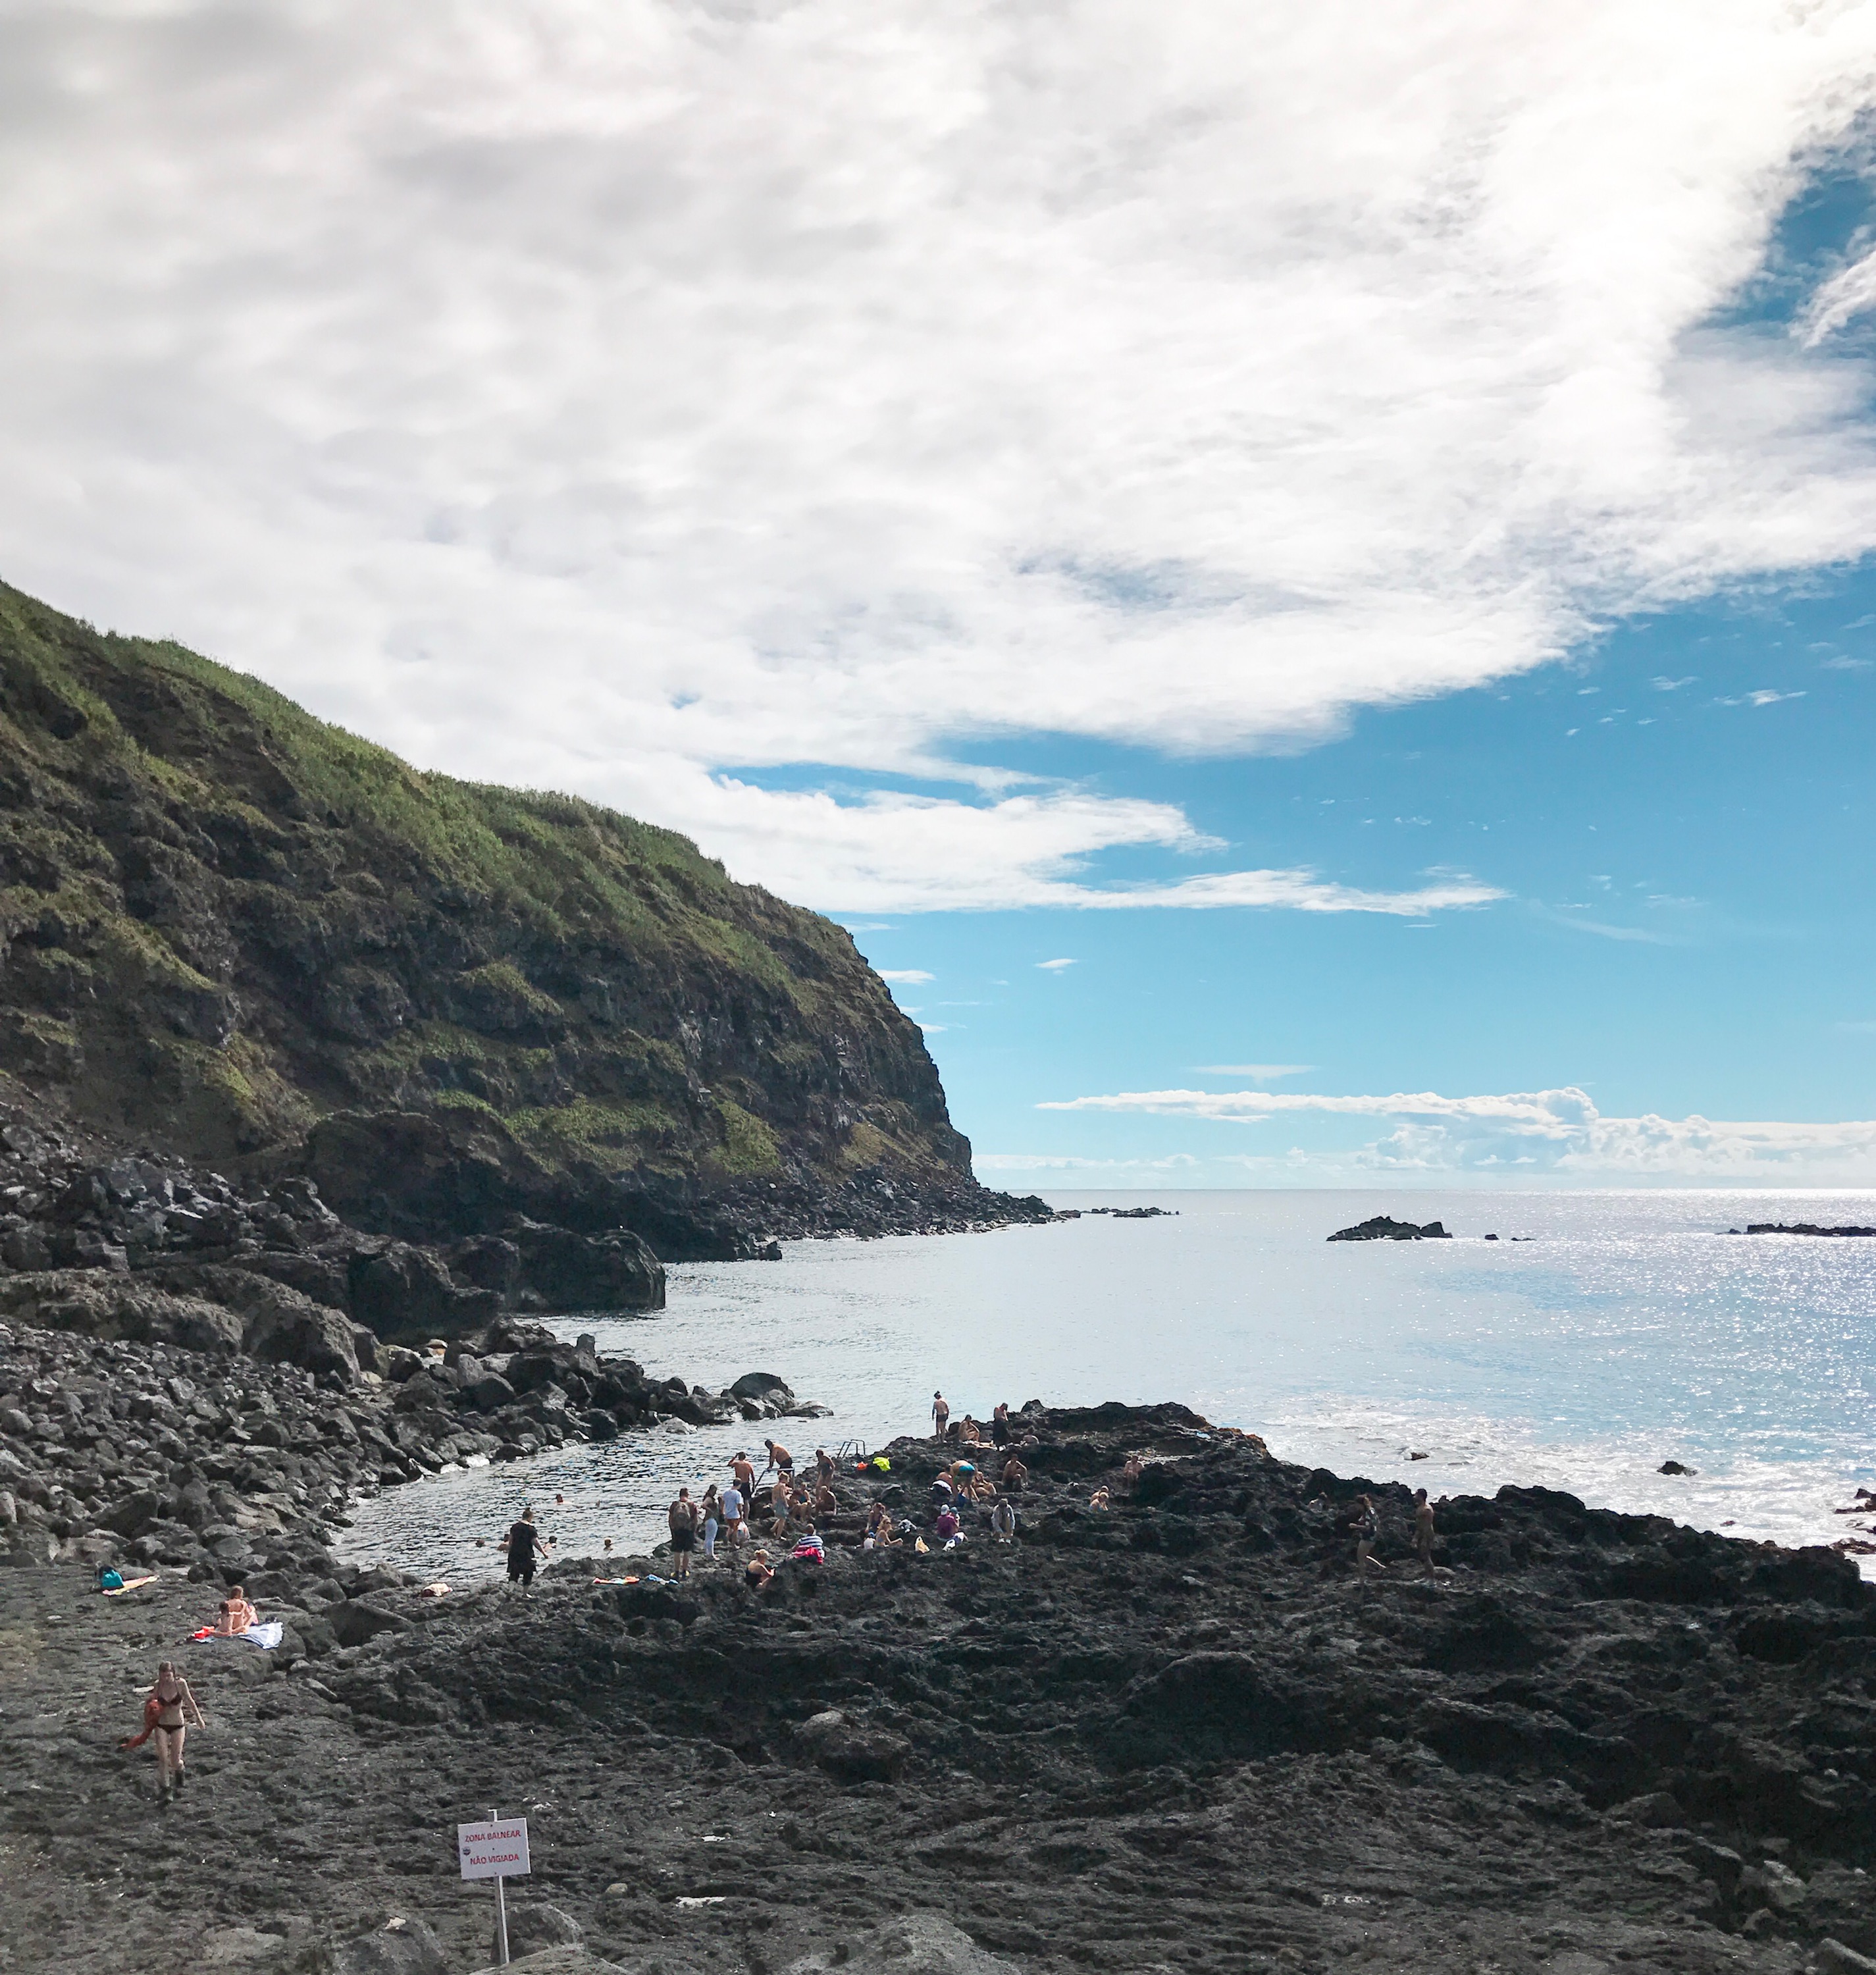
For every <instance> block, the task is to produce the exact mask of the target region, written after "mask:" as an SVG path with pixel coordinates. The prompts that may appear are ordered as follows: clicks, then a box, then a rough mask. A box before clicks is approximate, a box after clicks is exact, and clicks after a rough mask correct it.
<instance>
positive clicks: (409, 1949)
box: [332, 1915, 449, 1975]
mask: <svg viewBox="0 0 1876 1975" xmlns="http://www.w3.org/2000/svg"><path fill="white" fill-rule="evenodd" d="M448 1967H449V1957H448V1955H446V1954H445V1953H444V1951H443V1944H442V1942H441V1941H440V1940H438V1939H437V1937H436V1936H435V1933H434V1932H432V1930H431V1929H430V1927H429V1926H427V1925H426V1924H425V1923H424V1922H423V1921H420V1920H419V1919H417V1918H416V1917H415V1916H414V1915H412V1916H411V1917H403V1916H401V1915H400V1916H399V1917H396V1918H395V1919H393V1920H389V1921H386V1923H385V1924H384V1925H383V1927H379V1929H378V1930H377V1931H376V1933H373V1934H360V1935H358V1936H357V1937H356V1938H354V1939H353V1940H346V1941H341V1942H340V1944H339V1945H338V1946H337V1947H336V1948H334V1949H333V1954H332V1969H333V1975H447V1971H448Z"/></svg>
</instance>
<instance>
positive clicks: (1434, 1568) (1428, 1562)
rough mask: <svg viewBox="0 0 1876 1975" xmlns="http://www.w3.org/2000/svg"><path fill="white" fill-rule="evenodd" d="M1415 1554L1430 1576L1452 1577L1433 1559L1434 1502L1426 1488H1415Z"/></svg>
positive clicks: (1449, 1572) (1448, 1571)
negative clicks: (1429, 1498) (1429, 1497)
mask: <svg viewBox="0 0 1876 1975" xmlns="http://www.w3.org/2000/svg"><path fill="white" fill-rule="evenodd" d="M1414 1556H1417V1557H1418V1558H1419V1559H1420V1561H1421V1565H1422V1566H1423V1567H1424V1569H1425V1571H1426V1573H1427V1575H1428V1576H1429V1577H1434V1578H1438V1577H1451V1576H1452V1574H1453V1573H1452V1572H1451V1571H1450V1570H1447V1569H1443V1568H1442V1567H1441V1566H1440V1565H1438V1564H1437V1563H1434V1560H1433V1504H1432V1503H1431V1502H1429V1501H1428V1500H1427V1491H1426V1490H1425V1489H1424V1488H1416V1489H1415V1490H1414Z"/></svg>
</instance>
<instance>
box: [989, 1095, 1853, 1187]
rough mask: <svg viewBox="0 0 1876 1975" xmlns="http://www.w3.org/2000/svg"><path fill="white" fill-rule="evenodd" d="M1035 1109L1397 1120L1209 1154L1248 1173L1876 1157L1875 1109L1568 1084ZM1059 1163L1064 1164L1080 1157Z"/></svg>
mask: <svg viewBox="0 0 1876 1975" xmlns="http://www.w3.org/2000/svg"><path fill="white" fill-rule="evenodd" d="M1036 1108H1037V1109H1038V1110H1040V1111H1056V1112H1061V1111H1070V1112H1122V1113H1127V1112H1131V1113H1133V1114H1135V1115H1136V1116H1137V1115H1142V1114H1145V1115H1150V1116H1156V1117H1173V1118H1189V1119H1202V1120H1204V1121H1206V1122H1212V1123H1222V1124H1234V1125H1252V1124H1261V1123H1264V1122H1268V1121H1269V1120H1270V1119H1275V1118H1280V1117H1283V1116H1299V1115H1303V1114H1313V1115H1316V1116H1330V1117H1355V1118H1381V1119H1391V1120H1395V1121H1397V1122H1395V1128H1394V1129H1393V1130H1392V1131H1391V1132H1388V1134H1386V1135H1385V1136H1384V1137H1382V1138H1378V1139H1375V1140H1373V1141H1372V1142H1369V1143H1368V1144H1366V1145H1362V1146H1359V1147H1358V1148H1355V1149H1351V1150H1349V1151H1347V1152H1306V1151H1303V1150H1301V1149H1294V1150H1292V1151H1290V1152H1284V1153H1273V1154H1259V1153H1250V1154H1243V1153H1237V1154H1227V1155H1223V1158H1222V1159H1221V1160H1215V1161H1214V1162H1217V1163H1223V1164H1227V1165H1233V1166H1235V1167H1237V1168H1240V1169H1241V1170H1242V1171H1243V1172H1244V1174H1245V1175H1246V1176H1247V1178H1249V1177H1251V1176H1261V1177H1263V1178H1272V1177H1278V1176H1281V1175H1293V1176H1295V1177H1296V1178H1302V1177H1303V1176H1305V1175H1307V1174H1308V1173H1309V1172H1312V1171H1319V1172H1322V1173H1325V1174H1339V1175H1364V1174H1366V1175H1373V1176H1374V1177H1375V1178H1383V1177H1394V1178H1398V1177H1411V1176H1412V1175H1452V1176H1454V1178H1495V1179H1503V1178H1528V1179H1533V1180H1536V1179H1541V1178H1568V1179H1572V1180H1579V1181H1582V1180H1588V1179H1592V1178H1600V1179H1602V1180H1605V1181H1608V1182H1610V1183H1614V1184H1620V1183H1622V1182H1625V1181H1627V1182H1642V1183H1647V1182H1649V1181H1661V1180H1663V1179H1671V1178H1682V1179H1685V1180H1687V1181H1692V1182H1696V1183H1700V1184H1706V1185H1716V1184H1726V1183H1736V1184H1738V1185H1752V1184H1754V1183H1768V1184H1771V1185H1786V1186H1806V1185H1832V1184H1835V1183H1838V1182H1841V1183H1843V1184H1855V1183H1857V1182H1858V1181H1867V1179H1868V1175H1870V1173H1871V1171H1872V1170H1873V1169H1876V1120H1868V1119H1865V1120H1852V1121H1848V1122H1842V1123H1802V1122H1801V1123H1783V1122H1763V1121H1760V1122H1740V1121H1736V1120H1727V1119H1710V1118H1703V1117H1700V1116H1690V1117H1687V1118H1678V1119H1674V1118H1661V1117H1657V1116H1652V1115H1648V1116H1641V1117H1635V1118H1619V1117H1605V1116H1603V1115H1602V1112H1600V1111H1598V1109H1597V1108H1596V1106H1595V1103H1593V1102H1592V1099H1590V1097H1589V1093H1587V1092H1585V1091H1584V1090H1582V1089H1578V1088H1577V1087H1576V1086H1573V1085H1566V1086H1563V1087H1562V1088H1560V1089H1554V1090H1538V1091H1514V1092H1508V1093H1503V1094H1499V1095H1486V1096H1470V1097H1447V1096H1441V1095H1440V1094H1439V1093H1437V1092H1433V1091H1419V1092H1414V1093H1405V1092H1397V1093H1394V1094H1393V1095H1391V1096H1312V1095H1309V1094H1306V1093H1300V1092H1292V1091H1282V1092H1278V1091H1270V1090H1236V1091H1205V1090H1144V1091H1119V1092H1116V1093H1113V1094H1112V1095H1110V1096H1094V1097H1073V1098H1067V1099H1055V1100H1051V1101H1049V1102H1046V1103H1041V1104H1039V1105H1037V1107H1036ZM979 1163H980V1165H984V1166H985V1167H986V1168H987V1170H991V1171H1017V1170H1027V1169H1029V1168H1031V1167H1034V1168H1037V1169H1046V1168H1049V1167H1051V1166H1053V1165H1056V1164H1057V1163H1058V1162H1057V1161H1056V1160H1055V1159H1053V1158H1050V1157H1049V1156H1048V1155H1042V1156H1040V1157H1039V1158H1034V1159H1031V1158H1029V1157H1028V1156H1027V1155H1014V1154H1001V1155H999V1154H991V1155H986V1156H985V1158H983V1159H981V1160H980V1161H979ZM1060 1163H1063V1164H1066V1165H1076V1164H1079V1162H1077V1161H1075V1160H1072V1159H1071V1160H1066V1161H1063V1162H1060Z"/></svg>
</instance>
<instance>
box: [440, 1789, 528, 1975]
mask: <svg viewBox="0 0 1876 1975" xmlns="http://www.w3.org/2000/svg"><path fill="white" fill-rule="evenodd" d="M456 1856H457V1858H458V1859H459V1860H460V1861H461V1862H462V1876H463V1877H464V1878H465V1879H493V1880H494V1882H495V1946H496V1948H497V1950H498V1953H499V1955H500V1958H501V1967H504V1968H505V1967H508V1894H507V1891H506V1890H505V1889H504V1886H503V1885H502V1881H504V1879H506V1878H508V1875H510V1874H511V1873H525V1872H527V1871H529V1870H530V1869H531V1868H530V1867H529V1865H528V1862H527V1819H526V1818H524V1817H511V1818H507V1819H504V1818H501V1817H498V1816H497V1815H496V1814H495V1812H494V1811H493V1810H491V1811H490V1812H489V1813H488V1822H487V1823H486V1824H459V1825H457V1826H456Z"/></svg>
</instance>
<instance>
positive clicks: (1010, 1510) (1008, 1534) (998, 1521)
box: [990, 1495, 1016, 1543]
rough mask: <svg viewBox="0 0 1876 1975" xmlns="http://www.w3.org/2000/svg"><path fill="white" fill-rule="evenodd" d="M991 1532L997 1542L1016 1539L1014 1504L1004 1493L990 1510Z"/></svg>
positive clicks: (1011, 1541)
mask: <svg viewBox="0 0 1876 1975" xmlns="http://www.w3.org/2000/svg"><path fill="white" fill-rule="evenodd" d="M990 1526H991V1534H992V1535H994V1536H995V1537H996V1539H997V1541H998V1542H999V1543H1014V1542H1015V1540H1016V1504H1015V1503H1014V1502H1013V1501H1011V1500H1010V1498H1009V1497H1007V1495H1006V1496H1005V1497H1004V1499H1003V1500H1001V1501H1000V1502H999V1503H997V1506H996V1507H995V1508H994V1509H993V1510H991V1512H990Z"/></svg>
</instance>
